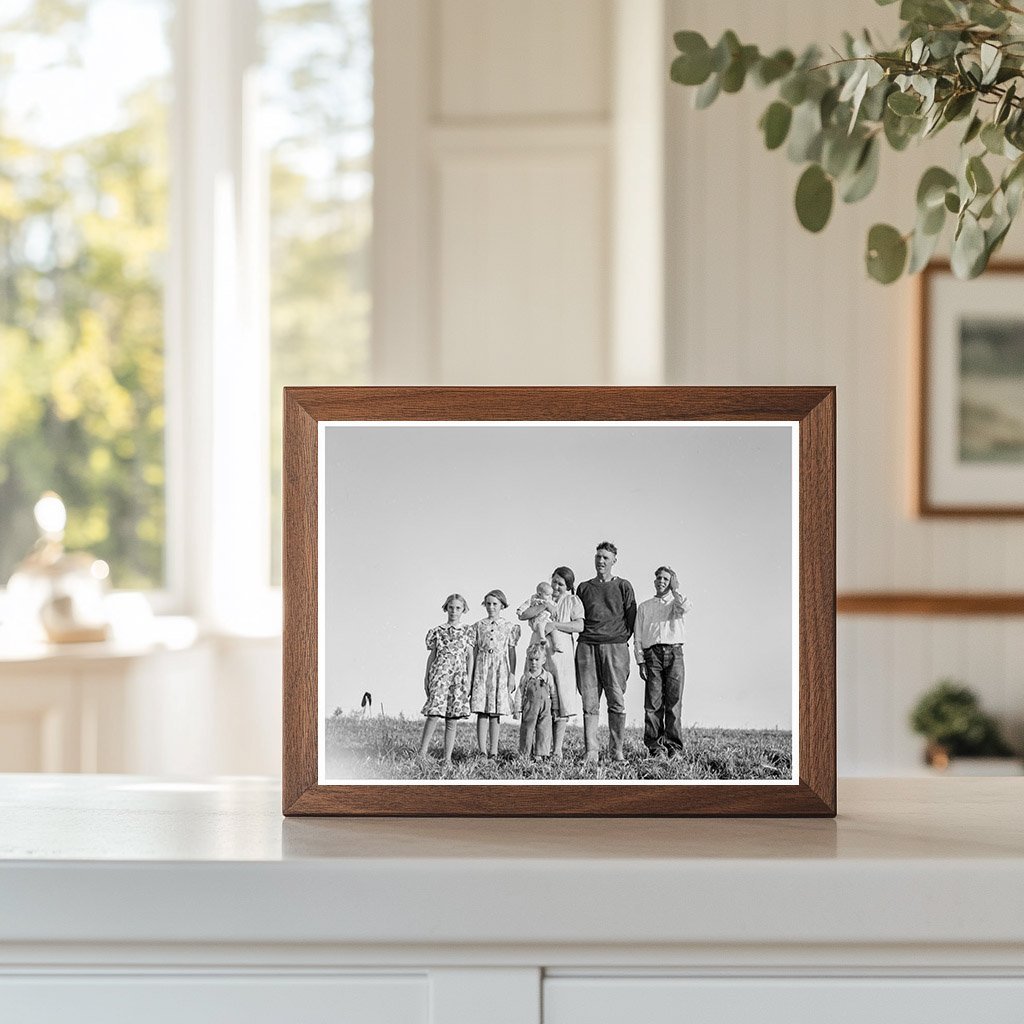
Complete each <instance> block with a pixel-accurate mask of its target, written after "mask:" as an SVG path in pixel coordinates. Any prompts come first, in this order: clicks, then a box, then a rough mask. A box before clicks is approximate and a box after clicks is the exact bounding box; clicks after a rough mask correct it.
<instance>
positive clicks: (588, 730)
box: [583, 715, 598, 764]
mask: <svg viewBox="0 0 1024 1024" xmlns="http://www.w3.org/2000/svg"><path fill="white" fill-rule="evenodd" d="M583 746H584V748H585V750H586V753H585V754H584V756H583V760H584V762H590V763H591V764H596V763H597V758H598V751H597V715H584V716H583Z"/></svg>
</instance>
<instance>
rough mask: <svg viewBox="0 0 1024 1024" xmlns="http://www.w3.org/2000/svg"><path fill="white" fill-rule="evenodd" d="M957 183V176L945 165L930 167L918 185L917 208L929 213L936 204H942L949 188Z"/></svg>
mask: <svg viewBox="0 0 1024 1024" xmlns="http://www.w3.org/2000/svg"><path fill="white" fill-rule="evenodd" d="M955 184H956V176H955V175H953V174H950V173H949V171H947V170H946V169H945V168H944V167H929V168H928V170H927V171H925V172H924V174H922V175H921V181H920V182H919V183H918V186H917V208H918V209H919V210H921V211H923V212H925V213H927V212H928V210H931V209H934V208H935V207H936V206H942V205H943V203H944V202H945V200H946V192H947V190H948V189H949V188H951V187H952V186H953V185H955Z"/></svg>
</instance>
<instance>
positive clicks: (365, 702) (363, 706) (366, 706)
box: [359, 690, 373, 718]
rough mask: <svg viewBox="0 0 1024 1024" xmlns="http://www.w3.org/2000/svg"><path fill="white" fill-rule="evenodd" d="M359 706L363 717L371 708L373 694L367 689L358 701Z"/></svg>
mask: <svg viewBox="0 0 1024 1024" xmlns="http://www.w3.org/2000/svg"><path fill="white" fill-rule="evenodd" d="M359 707H360V710H361V713H362V716H363V718H365V717H366V716H367V715H368V714H370V712H371V711H372V710H373V694H372V693H370V691H369V690H367V691H366V693H364V694H363V699H362V700H361V701H360V702H359Z"/></svg>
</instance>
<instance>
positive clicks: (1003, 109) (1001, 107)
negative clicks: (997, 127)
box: [992, 82, 1017, 124]
mask: <svg viewBox="0 0 1024 1024" xmlns="http://www.w3.org/2000/svg"><path fill="white" fill-rule="evenodd" d="M1016 95H1017V83H1016V82H1011V83H1010V84H1009V86H1007V88H1006V92H1004V93H1003V95H1002V98H1001V99H1000V100H999V102H998V103H997V104H996V112H995V114H994V115H993V116H992V120H993V121H995V123H996V124H1002V123H1003V122H1004V121H1005V120H1006V119H1007V118H1008V117H1009V115H1010V111H1011V110H1012V109H1013V107H1012V104H1013V100H1014V97H1015V96H1016Z"/></svg>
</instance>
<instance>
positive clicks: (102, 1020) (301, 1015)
mask: <svg viewBox="0 0 1024 1024" xmlns="http://www.w3.org/2000/svg"><path fill="white" fill-rule="evenodd" d="M428 987H429V986H428V981H427V977H426V974H425V973H420V974H418V975H409V976H400V975H399V976H388V975H383V976H373V975H369V976H366V975H364V976H360V975H348V976H346V975H338V976H334V977H303V976H302V975H294V976H288V975H281V976H278V977H272V978H268V977H254V976H245V975H241V976H234V977H231V976H227V977H216V976H214V977H210V976H208V975H195V976H191V977H190V976H187V975H181V976H177V977H161V976H160V975H152V976H148V977H147V976H142V977H130V978H127V977H123V976H122V977H110V976H106V977H105V976H102V975H98V976H95V977H73V976H72V977H60V976H57V977H47V978H6V979H4V978H0V1017H2V1018H3V1019H4V1020H8V1021H12V1022H14V1021H17V1024H54V1022H55V1021H75V1022H76V1024H120V1022H122V1021H125V1022H135V1021H145V1022H146V1024H294V1022H297V1021H298V1022H301V1024H421V1022H422V1024H428V1020H429V1016H428Z"/></svg>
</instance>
